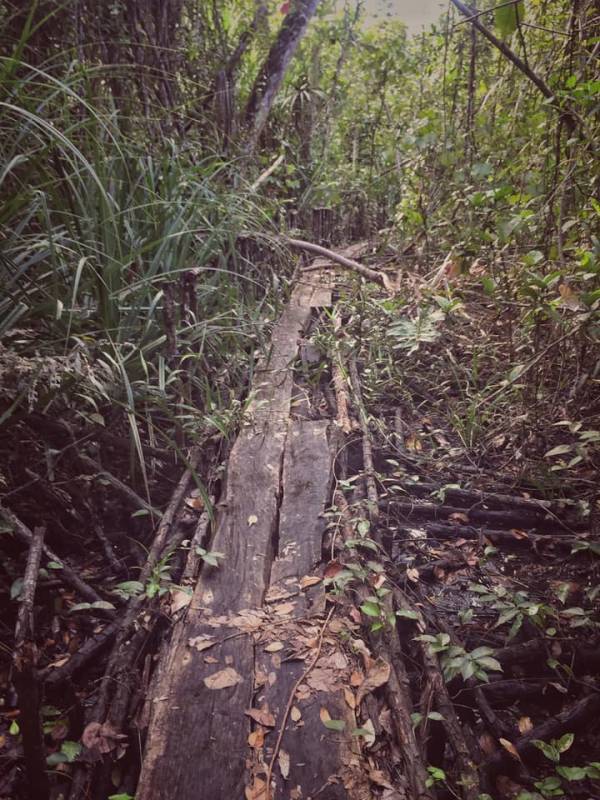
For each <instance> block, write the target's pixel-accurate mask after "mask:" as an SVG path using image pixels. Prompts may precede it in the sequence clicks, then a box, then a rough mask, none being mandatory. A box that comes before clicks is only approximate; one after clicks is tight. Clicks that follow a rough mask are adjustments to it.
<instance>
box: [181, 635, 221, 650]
mask: <svg viewBox="0 0 600 800" xmlns="http://www.w3.org/2000/svg"><path fill="white" fill-rule="evenodd" d="M216 643H217V640H216V639H211V638H210V636H205V635H203V636H192V638H191V639H188V644H189V646H190V647H194V648H195V649H196V650H198V651H199V652H202V650H208V648H209V647H212V646H213V645H215V644H216Z"/></svg>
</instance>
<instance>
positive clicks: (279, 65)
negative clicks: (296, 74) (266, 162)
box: [245, 0, 320, 153]
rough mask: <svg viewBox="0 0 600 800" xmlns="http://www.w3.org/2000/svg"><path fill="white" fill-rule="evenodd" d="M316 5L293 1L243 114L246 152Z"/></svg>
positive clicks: (250, 149)
mask: <svg viewBox="0 0 600 800" xmlns="http://www.w3.org/2000/svg"><path fill="white" fill-rule="evenodd" d="M319 2H320V0H296V1H295V3H294V6H293V8H292V10H291V11H290V12H289V13H288V14H287V16H286V17H285V19H284V21H283V24H282V26H281V29H280V31H279V35H278V36H277V39H276V40H275V42H274V43H273V45H272V47H271V49H270V50H269V54H268V56H267V58H266V60H265V63H264V64H263V66H262V68H261V70H260V72H259V73H258V76H257V78H256V80H255V82H254V86H253V87H252V92H251V93H250V98H249V100H248V104H247V106H246V113H245V118H246V129H247V138H246V142H245V149H246V151H247V152H249V153H252V152H253V151H254V150H255V148H256V144H257V142H258V139H259V137H260V134H261V132H262V130H263V128H264V126H265V123H266V121H267V118H268V116H269V113H270V111H271V108H272V106H273V101H274V100H275V96H276V95H277V91H278V89H279V87H280V86H281V82H282V80H283V77H284V75H285V72H286V69H287V67H288V64H289V63H290V61H291V58H292V56H293V55H294V53H295V52H296V48H297V47H298V44H299V43H300V40H301V39H302V37H303V36H304V33H305V32H306V27H307V25H308V22H309V20H310V18H311V17H312V16H313V14H314V13H315V11H316V9H317V6H318V5H319Z"/></svg>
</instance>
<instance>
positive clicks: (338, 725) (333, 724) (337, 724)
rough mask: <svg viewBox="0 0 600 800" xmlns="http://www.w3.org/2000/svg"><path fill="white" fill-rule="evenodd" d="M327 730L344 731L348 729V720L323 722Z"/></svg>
mask: <svg viewBox="0 0 600 800" xmlns="http://www.w3.org/2000/svg"><path fill="white" fill-rule="evenodd" d="M323 725H325V727H326V728H329V730H332V731H343V730H344V728H345V727H346V720H343V719H328V720H325V721H324V722H323Z"/></svg>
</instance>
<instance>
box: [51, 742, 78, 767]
mask: <svg viewBox="0 0 600 800" xmlns="http://www.w3.org/2000/svg"><path fill="white" fill-rule="evenodd" d="M80 753H81V745H80V744H79V742H70V741H64V742H63V743H62V744H61V746H60V750H59V751H58V752H57V753H50V755H49V756H48V757H47V758H46V763H47V764H48V766H49V767H55V766H56V765H57V764H72V763H73V761H75V759H76V758H77V756H78V755H79V754H80Z"/></svg>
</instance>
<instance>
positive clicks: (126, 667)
mask: <svg viewBox="0 0 600 800" xmlns="http://www.w3.org/2000/svg"><path fill="white" fill-rule="evenodd" d="M199 461H200V452H199V450H194V451H193V452H192V455H191V457H190V460H189V466H188V468H187V469H186V470H185V471H184V472H183V475H182V476H181V478H180V479H179V483H178V484H177V486H176V488H175V491H174V492H173V495H172V497H171V500H170V502H169V505H168V506H167V509H166V510H165V512H164V514H163V515H162V518H161V521H160V524H159V526H158V529H157V531H156V535H155V537H154V541H153V543H152V546H151V548H150V551H149V553H148V558H147V559H146V563H145V564H144V567H143V568H142V570H141V573H140V576H139V581H140V583H142V584H143V585H145V584H146V583H147V582H148V579H149V578H150V576H151V575H152V570H153V569H154V568H155V566H156V564H157V562H158V560H159V558H160V556H161V554H162V553H163V552H164V550H165V546H166V545H167V539H168V537H169V533H170V532H171V529H172V527H173V524H174V522H175V520H176V517H177V514H178V513H179V510H180V507H181V505H182V503H183V500H184V498H185V496H186V494H187V491H188V488H189V484H190V481H191V478H192V475H193V474H194V472H195V470H196V468H197V466H198V464H199ZM145 602H146V596H145V594H140V595H137V596H136V597H132V598H131V599H130V600H129V603H128V605H127V609H126V611H125V614H124V615H123V617H122V618H121V620H120V622H119V626H118V629H117V632H116V641H115V643H114V646H113V648H112V651H111V653H110V656H109V658H108V663H107V666H106V670H105V673H104V676H103V678H102V681H101V683H100V690H99V692H98V697H97V699H96V703H95V705H94V708H93V709H92V711H91V715H90V720H89V721H90V722H100V721H102V720H104V718H105V717H106V715H107V712H108V710H109V702H110V695H111V690H112V689H113V688H114V684H115V680H114V678H115V675H117V673H119V674H124V675H126V674H127V673H128V672H129V671H130V668H131V665H132V663H133V661H134V659H135V656H136V654H137V648H136V647H132V646H129V644H128V641H127V640H128V637H129V634H130V631H131V628H132V626H133V624H134V622H135V620H136V618H137V616H138V614H139V613H140V612H141V610H142V607H143V605H144V603H145ZM119 705H122V700H121V699H120V700H119ZM76 785H77V791H78V792H81V791H83V788H84V779H83V778H82V777H81V774H80V775H79V777H78V780H77V782H76ZM73 796H74V797H77V796H78V795H77V794H74V795H73Z"/></svg>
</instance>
